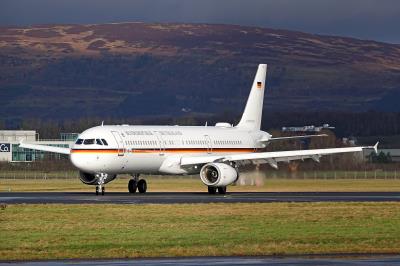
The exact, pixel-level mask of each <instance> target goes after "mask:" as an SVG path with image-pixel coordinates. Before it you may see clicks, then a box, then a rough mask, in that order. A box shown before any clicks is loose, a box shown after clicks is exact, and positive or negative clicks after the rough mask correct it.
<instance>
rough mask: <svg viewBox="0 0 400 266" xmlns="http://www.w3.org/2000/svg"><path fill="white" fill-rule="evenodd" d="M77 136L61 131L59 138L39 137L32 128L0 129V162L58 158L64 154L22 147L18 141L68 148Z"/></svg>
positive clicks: (76, 134)
mask: <svg viewBox="0 0 400 266" xmlns="http://www.w3.org/2000/svg"><path fill="white" fill-rule="evenodd" d="M77 137H78V133H61V134H60V139H52V140H48V139H40V138H39V134H38V133H36V131H34V130H0V162H32V161H36V160H44V159H55V160H57V159H60V158H61V157H63V156H65V155H62V154H55V153H49V152H43V151H35V150H30V149H23V148H20V147H19V143H20V141H23V142H26V143H37V144H42V145H49V146H55V147H64V148H68V147H70V145H71V144H73V143H74V142H75V140H76V138H77Z"/></svg>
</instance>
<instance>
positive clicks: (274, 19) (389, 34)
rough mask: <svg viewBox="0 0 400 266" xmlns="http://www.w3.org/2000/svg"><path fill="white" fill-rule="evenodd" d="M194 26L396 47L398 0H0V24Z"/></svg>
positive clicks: (399, 27) (398, 37)
mask: <svg viewBox="0 0 400 266" xmlns="http://www.w3.org/2000/svg"><path fill="white" fill-rule="evenodd" d="M125 21H144V22H199V23H224V24H238V25H255V26H261V27H272V28H280V29H289V30H299V31H304V32H310V33H319V34H328V35H341V36H350V37H356V38H361V39H373V40H378V41H385V42H392V43H400V0H0V25H31V24H48V23H107V22H125Z"/></svg>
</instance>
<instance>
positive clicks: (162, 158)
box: [70, 124, 271, 174]
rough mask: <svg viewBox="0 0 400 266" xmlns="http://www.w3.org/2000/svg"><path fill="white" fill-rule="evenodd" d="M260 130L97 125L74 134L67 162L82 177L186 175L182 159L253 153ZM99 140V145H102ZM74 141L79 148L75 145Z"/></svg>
mask: <svg viewBox="0 0 400 266" xmlns="http://www.w3.org/2000/svg"><path fill="white" fill-rule="evenodd" d="M270 136H271V135H269V134H268V133H266V132H263V131H260V130H257V131H250V130H245V129H239V128H236V127H230V126H229V127H228V126H227V125H226V124H225V125H224V126H216V127H214V126H129V125H116V126H98V127H94V128H90V129H88V130H86V131H84V132H83V133H82V134H80V135H79V137H78V141H77V143H76V144H74V145H73V146H72V147H71V155H70V158H71V161H72V163H73V164H74V165H75V166H76V167H77V168H78V169H80V170H81V171H83V172H86V173H92V174H96V173H107V174H123V173H128V174H139V173H153V174H154V173H159V174H192V173H198V172H199V171H200V169H198V168H197V167H196V166H194V167H192V168H181V167H180V160H181V158H182V157H184V156H187V155H190V156H204V155H213V154H218V155H224V154H237V153H249V152H255V151H257V149H260V148H263V146H262V144H261V143H259V142H258V140H260V139H265V138H269V137H270ZM104 140H105V141H104ZM79 143H80V144H79Z"/></svg>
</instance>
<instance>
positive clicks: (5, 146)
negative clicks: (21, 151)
mask: <svg viewBox="0 0 400 266" xmlns="http://www.w3.org/2000/svg"><path fill="white" fill-rule="evenodd" d="M10 151H11V147H10V143H0V152H10Z"/></svg>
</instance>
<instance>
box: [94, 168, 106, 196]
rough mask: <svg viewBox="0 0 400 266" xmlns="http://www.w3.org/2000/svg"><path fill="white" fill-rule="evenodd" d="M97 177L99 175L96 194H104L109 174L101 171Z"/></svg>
mask: <svg viewBox="0 0 400 266" xmlns="http://www.w3.org/2000/svg"><path fill="white" fill-rule="evenodd" d="M96 177H97V186H96V195H99V194H100V193H101V195H103V196H104V192H105V190H106V189H105V187H104V183H105V181H106V179H107V177H108V175H107V174H104V173H101V174H96Z"/></svg>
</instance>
